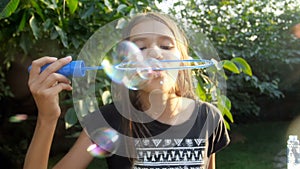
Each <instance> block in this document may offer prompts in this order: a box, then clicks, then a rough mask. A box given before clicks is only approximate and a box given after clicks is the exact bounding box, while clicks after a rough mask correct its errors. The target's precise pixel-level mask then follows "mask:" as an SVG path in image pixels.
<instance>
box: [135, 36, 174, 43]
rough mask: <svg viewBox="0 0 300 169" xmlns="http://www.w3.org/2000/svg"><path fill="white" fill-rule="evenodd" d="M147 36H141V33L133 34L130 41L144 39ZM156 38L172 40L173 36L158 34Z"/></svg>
mask: <svg viewBox="0 0 300 169" xmlns="http://www.w3.org/2000/svg"><path fill="white" fill-rule="evenodd" d="M147 39H148V38H147V37H143V36H141V35H134V36H132V37H130V41H132V42H137V41H146V40H147ZM157 39H158V40H170V41H172V42H173V40H174V38H172V37H169V36H164V35H160V36H159V37H157Z"/></svg>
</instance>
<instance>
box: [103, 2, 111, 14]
mask: <svg viewBox="0 0 300 169" xmlns="http://www.w3.org/2000/svg"><path fill="white" fill-rule="evenodd" d="M104 4H105V6H106V7H107V9H108V11H110V12H111V11H113V9H112V7H111V4H110V2H109V1H108V0H104Z"/></svg>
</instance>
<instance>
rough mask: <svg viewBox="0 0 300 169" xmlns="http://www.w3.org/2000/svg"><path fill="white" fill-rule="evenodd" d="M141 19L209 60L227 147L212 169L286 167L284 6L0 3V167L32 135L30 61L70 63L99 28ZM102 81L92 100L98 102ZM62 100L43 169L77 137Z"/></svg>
mask: <svg viewBox="0 0 300 169" xmlns="http://www.w3.org/2000/svg"><path fill="white" fill-rule="evenodd" d="M146 11H161V12H164V13H167V14H169V15H171V16H172V17H174V18H177V20H180V21H181V22H180V24H182V25H181V26H182V27H183V28H186V27H188V28H190V29H194V30H197V31H200V32H202V33H204V34H205V35H206V36H207V37H208V39H209V40H210V41H211V42H212V44H213V46H214V47H215V49H216V50H217V52H218V54H219V57H220V59H221V62H222V63H223V68H224V70H225V73H226V77H227V93H226V96H227V97H226V98H227V99H228V101H229V102H227V104H226V105H225V108H226V109H225V110H226V112H223V113H224V118H225V119H226V122H227V127H228V129H229V132H230V136H231V139H232V142H231V143H230V145H229V146H228V147H227V148H226V149H224V150H223V151H221V152H220V153H218V154H217V168H222V169H235V168H236V169H250V168H251V169H253V168H256V169H276V168H286V141H287V138H288V135H289V134H294V135H298V136H299V137H300V117H299V115H300V104H299V103H300V78H299V77H300V33H299V32H300V26H299V25H297V24H299V23H300V2H299V1H294V0H283V1H278V0H256V1H253V0H186V1H182V0H181V1H179V0H156V1H153V0H100V1H99V0H88V1H87V0H40V1H35V0H1V2H0V61H1V62H0V63H1V67H0V168H3V169H16V168H22V165H23V160H24V157H25V153H26V150H27V147H28V145H29V143H30V141H31V137H32V134H33V131H34V127H35V120H36V115H37V110H36V107H35V103H34V100H33V98H32V96H31V94H30V91H29V89H28V86H27V80H28V71H27V68H28V66H29V65H30V64H31V62H32V60H34V59H37V58H40V57H42V56H55V57H58V58H60V57H64V56H67V55H71V56H76V55H77V54H78V53H79V52H80V49H81V48H82V46H83V45H84V44H85V42H86V41H87V40H88V38H89V37H90V36H91V35H92V34H93V33H94V32H95V31H96V30H97V29H99V28H100V27H101V26H103V25H105V24H106V23H109V22H111V21H113V20H115V19H118V18H121V17H123V16H131V15H134V14H136V13H139V12H146ZM234 58H242V60H243V61H245V62H239V63H237V62H235V60H234ZM228 63H233V65H232V64H228ZM103 78H104V79H105V77H103ZM108 81H109V80H108V79H107V81H106V82H105V83H103V85H102V86H100V89H99V93H97V96H98V97H99V102H100V103H104V102H106V101H104V100H103V97H102V96H103V94H104V93H106V94H107V92H109V91H110V85H109V82H108ZM71 97H72V96H71V93H68V92H63V93H62V94H61V97H60V99H61V106H62V108H63V113H62V116H61V119H60V122H59V125H58V126H57V131H56V135H55V138H54V142H53V147H52V151H51V160H50V164H49V167H50V168H51V166H52V165H53V164H54V163H55V162H56V161H57V160H58V159H59V158H60V157H61V156H62V155H63V154H65V153H66V152H67V151H68V149H69V148H70V146H71V145H72V144H73V142H74V140H75V139H76V137H77V136H78V132H79V131H80V130H81V127H80V124H79V123H78V121H77V118H76V114H75V112H74V109H72V99H71ZM61 143H63V144H61ZM99 166H103V168H105V162H104V161H103V160H102V159H95V161H93V163H92V164H91V165H90V168H99Z"/></svg>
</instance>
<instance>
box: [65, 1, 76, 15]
mask: <svg viewBox="0 0 300 169" xmlns="http://www.w3.org/2000/svg"><path fill="white" fill-rule="evenodd" d="M67 5H68V7H69V10H70V12H71V14H74V12H75V11H76V9H77V7H78V0H67Z"/></svg>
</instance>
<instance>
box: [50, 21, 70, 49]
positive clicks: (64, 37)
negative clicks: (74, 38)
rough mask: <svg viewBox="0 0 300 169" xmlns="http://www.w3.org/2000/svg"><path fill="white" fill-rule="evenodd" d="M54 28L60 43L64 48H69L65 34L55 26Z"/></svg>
mask: <svg viewBox="0 0 300 169" xmlns="http://www.w3.org/2000/svg"><path fill="white" fill-rule="evenodd" d="M54 27H55V30H56V32H57V33H58V35H59V37H60V40H61V42H62V43H63V45H64V47H66V48H68V47H69V45H68V37H67V35H66V33H65V32H64V31H63V30H62V29H61V28H60V27H59V26H57V25H55V26H54Z"/></svg>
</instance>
